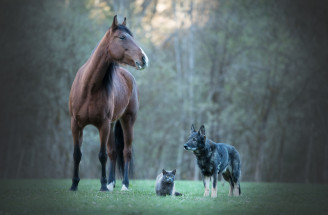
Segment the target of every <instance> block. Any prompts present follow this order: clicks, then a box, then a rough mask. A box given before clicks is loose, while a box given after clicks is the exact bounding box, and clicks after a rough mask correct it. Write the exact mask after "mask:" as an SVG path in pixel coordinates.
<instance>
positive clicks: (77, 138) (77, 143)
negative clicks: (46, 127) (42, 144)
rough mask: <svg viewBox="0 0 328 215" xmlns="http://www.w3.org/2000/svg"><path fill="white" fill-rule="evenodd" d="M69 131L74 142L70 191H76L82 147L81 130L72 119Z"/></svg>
mask: <svg viewBox="0 0 328 215" xmlns="http://www.w3.org/2000/svg"><path fill="white" fill-rule="evenodd" d="M71 129H72V136H73V141H74V152H73V159H74V170H73V178H72V186H71V189H70V190H72V191H76V190H77V187H78V185H79V182H80V177H79V167H80V161H81V158H82V152H81V146H82V138H83V130H82V128H79V127H78V125H77V122H76V121H75V120H74V119H73V118H72V119H71Z"/></svg>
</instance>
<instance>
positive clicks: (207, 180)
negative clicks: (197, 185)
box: [204, 176, 211, 196]
mask: <svg viewBox="0 0 328 215" xmlns="http://www.w3.org/2000/svg"><path fill="white" fill-rule="evenodd" d="M210 181H211V177H207V176H204V186H205V191H204V196H209V195H210Z"/></svg>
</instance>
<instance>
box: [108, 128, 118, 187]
mask: <svg viewBox="0 0 328 215" xmlns="http://www.w3.org/2000/svg"><path fill="white" fill-rule="evenodd" d="M113 125H114V123H112V124H111V127H110V132H109V138H108V142H107V153H108V157H109V169H108V185H107V188H108V190H109V191H112V190H113V189H114V187H115V167H116V158H117V152H116V146H115V139H114V132H113Z"/></svg>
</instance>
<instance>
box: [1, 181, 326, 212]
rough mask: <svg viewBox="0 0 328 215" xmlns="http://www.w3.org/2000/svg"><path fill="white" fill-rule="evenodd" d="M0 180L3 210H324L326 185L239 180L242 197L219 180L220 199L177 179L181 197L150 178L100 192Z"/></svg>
mask: <svg viewBox="0 0 328 215" xmlns="http://www.w3.org/2000/svg"><path fill="white" fill-rule="evenodd" d="M70 183H71V181H70V180H68V179H62V180H55V179H54V180H0V215H3V214H79V215H81V214H155V215H160V214H165V215H174V214H235V215H236V214H310V215H314V214H328V186H327V185H307V184H284V183H245V182H244V183H241V188H242V196H240V197H228V189H229V187H228V184H225V185H224V186H223V187H222V186H221V183H219V189H218V190H219V191H218V198H216V199H212V198H210V197H203V196H202V195H203V184H202V182H200V181H196V182H195V181H177V182H176V189H177V191H179V192H182V193H183V194H184V196H182V197H158V196H156V195H155V191H154V183H155V182H154V181H152V180H132V181H130V191H129V192H121V191H120V188H121V183H120V182H119V183H118V184H117V187H116V188H115V189H114V191H113V192H99V191H98V190H99V188H100V182H99V180H88V179H82V180H81V181H80V184H79V190H78V191H77V192H71V191H69V187H70Z"/></svg>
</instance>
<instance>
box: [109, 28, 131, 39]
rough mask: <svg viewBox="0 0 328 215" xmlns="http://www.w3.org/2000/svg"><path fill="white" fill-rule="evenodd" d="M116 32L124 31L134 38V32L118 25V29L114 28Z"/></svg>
mask: <svg viewBox="0 0 328 215" xmlns="http://www.w3.org/2000/svg"><path fill="white" fill-rule="evenodd" d="M116 30H120V31H124V32H126V33H128V34H129V35H130V36H131V37H133V34H132V32H131V31H130V30H129V29H128V28H127V27H126V26H124V25H117V27H116V28H114V29H113V31H116Z"/></svg>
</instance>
